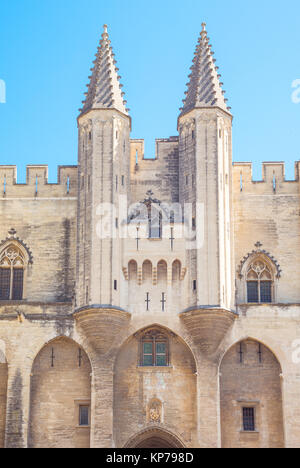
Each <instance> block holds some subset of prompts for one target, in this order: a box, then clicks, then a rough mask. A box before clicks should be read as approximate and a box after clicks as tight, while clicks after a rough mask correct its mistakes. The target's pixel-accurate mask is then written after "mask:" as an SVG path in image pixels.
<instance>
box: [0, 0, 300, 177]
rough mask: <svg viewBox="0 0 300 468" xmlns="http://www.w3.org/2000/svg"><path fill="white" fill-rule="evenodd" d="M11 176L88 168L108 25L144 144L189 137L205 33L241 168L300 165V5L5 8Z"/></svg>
mask: <svg viewBox="0 0 300 468" xmlns="http://www.w3.org/2000/svg"><path fill="white" fill-rule="evenodd" d="M0 8H1V10H0V12H1V14H0V44H1V45H0V80H4V81H5V83H6V88H7V97H6V98H7V102H6V104H0V164H17V165H18V169H19V170H18V181H19V182H22V181H24V179H25V166H26V164H43V163H44V164H46V163H48V164H49V175H50V178H49V180H50V181H55V180H56V170H57V169H56V166H57V165H59V164H61V165H63V164H76V162H77V124H76V117H77V115H78V109H79V108H80V107H81V101H82V100H83V98H84V94H83V93H84V92H85V91H86V88H85V84H86V83H87V82H88V79H87V77H88V76H89V74H90V68H91V66H92V61H93V60H94V54H95V53H96V49H97V46H98V42H99V39H100V35H101V33H102V25H103V24H104V23H107V24H108V25H109V33H110V36H111V40H112V44H113V48H114V52H115V53H116V58H117V61H118V67H119V68H120V74H121V75H122V80H121V81H122V83H123V84H124V91H125V93H126V99H127V101H128V106H129V108H130V109H131V112H130V114H131V116H132V119H133V130H132V137H133V138H145V140H146V155H147V156H153V155H154V139H155V138H164V137H168V136H170V135H176V133H177V128H176V127H177V125H176V124H177V116H178V113H179V111H178V109H179V107H181V101H182V99H183V97H184V91H185V90H186V86H185V85H186V83H187V81H188V79H187V76H188V74H189V67H190V66H191V63H192V58H193V53H194V49H195V45H196V42H197V39H198V36H199V32H200V30H201V23H202V22H203V21H206V22H207V29H208V33H209V37H210V38H211V43H212V45H213V50H214V51H215V57H216V59H217V65H218V66H219V67H220V72H221V74H222V81H223V82H224V89H225V90H226V91H227V98H228V99H229V105H230V106H231V107H232V112H233V114H234V133H233V135H234V155H233V157H234V160H235V161H253V162H255V163H256V164H255V170H254V174H255V177H256V178H259V177H260V176H261V167H260V166H259V163H260V162H261V161H286V169H287V170H286V173H287V178H293V176H294V161H296V160H298V159H300V103H299V104H295V103H293V102H292V98H291V96H292V92H293V89H292V82H293V81H294V80H297V79H300V53H299V45H300V27H299V23H300V2H299V0H297V1H296V0H295V1H289V0H287V1H285V2H281V1H276V0H275V1H274V0H273V1H270V0H263V1H262V0H260V1H257V0H252V1H251V2H250V1H247V2H239V1H237V0H236V1H232V0H227V1H226V2H222V1H221V0H210V1H209V2H208V1H207V0H206V1H202V0H185V1H184V2H183V1H182V0H180V1H179V0H160V1H158V0H151V2H149V1H146V0H109V1H107V0H105V1H104V0H85V1H83V0H17V1H16V0H11V1H9V2H8V1H4V0H0ZM299 95H300V93H299Z"/></svg>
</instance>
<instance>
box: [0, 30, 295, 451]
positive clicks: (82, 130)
mask: <svg viewBox="0 0 300 468" xmlns="http://www.w3.org/2000/svg"><path fill="white" fill-rule="evenodd" d="M119 80H120V77H119V76H118V69H117V68H116V61H115V59H114V54H113V52H112V48H111V43H110V40H109V36H108V32H107V26H105V27H104V32H103V34H102V38H101V41H100V46H99V48H98V51H97V54H96V59H95V61H94V66H93V68H92V70H91V76H90V83H89V85H88V91H87V93H86V99H85V101H84V102H83V107H82V109H81V110H80V115H79V117H78V166H68V167H66V166H62V167H59V170H58V182H57V184H50V183H48V178H47V166H43V165H41V166H28V167H27V181H26V184H18V183H17V169H16V167H15V166H0V184H1V195H0V213H1V214H0V216H1V225H0V447H10V448H25V447H45V448H46V447H47V448H48V447H49V448H57V447H70V448H77V447H78V448H79V447H105V448H114V447H117V448H122V447H127V448H137V447H146V448H147V447H148V448H175V447H186V448H191V447H195V448H197V447H199V448H208V447H213V448H214V447H251V448H256V447H266V448H272V447H299V446H300V287H299V285H300V203H299V202H300V178H299V172H300V162H297V163H296V165H295V180H292V181H287V180H286V179H285V175H284V164H283V163H278V162H277V163H265V164H263V181H261V182H255V181H253V180H252V167H251V163H234V164H233V163H232V114H231V109H230V108H229V107H228V105H227V100H226V99H225V97H224V91H223V90H222V83H221V82H220V75H219V72H218V67H216V65H215V60H214V58H213V52H212V50H211V46H210V45H209V38H208V36H207V31H206V26H205V24H203V25H202V32H201V34H200V38H199V41H198V44H197V46H196V51H195V56H194V60H193V65H192V67H191V74H190V76H189V83H188V85H187V92H186V98H185V100H184V102H183V107H182V109H181V110H180V115H179V117H178V136H174V137H170V138H169V139H159V140H156V159H153V160H149V159H145V157H144V141H143V140H132V139H130V131H131V118H130V116H129V110H128V109H127V104H126V101H124V93H123V92H122V85H120V81H119ZM281 137H282V138H284V135H282V136H281Z"/></svg>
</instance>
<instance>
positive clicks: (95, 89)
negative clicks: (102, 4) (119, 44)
mask: <svg viewBox="0 0 300 468" xmlns="http://www.w3.org/2000/svg"><path fill="white" fill-rule="evenodd" d="M114 57H115V56H114V53H113V50H112V47H111V42H110V40H109V35H108V32H107V25H106V24H105V25H104V26H103V34H102V39H101V40H100V46H99V47H98V52H97V54H96V60H94V62H93V63H94V67H93V68H92V69H91V71H92V75H91V76H90V77H89V78H90V83H89V84H88V85H87V87H88V91H87V93H85V95H86V99H85V101H83V108H82V109H80V112H81V113H85V112H87V111H89V110H91V109H116V110H118V111H120V112H122V113H123V114H125V115H128V111H129V109H126V101H125V100H124V99H123V96H124V93H123V92H122V87H123V85H121V84H120V81H119V80H120V78H121V77H120V76H119V75H118V71H119V69H118V68H117V67H116V63H117V62H116V61H115V58H114Z"/></svg>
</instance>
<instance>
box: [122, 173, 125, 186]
mask: <svg viewBox="0 0 300 468" xmlns="http://www.w3.org/2000/svg"><path fill="white" fill-rule="evenodd" d="M124 185H125V176H123V175H122V186H123V187H124Z"/></svg>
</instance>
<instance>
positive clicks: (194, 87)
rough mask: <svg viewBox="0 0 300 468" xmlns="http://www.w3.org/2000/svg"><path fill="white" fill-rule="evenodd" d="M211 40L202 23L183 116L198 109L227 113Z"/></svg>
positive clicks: (182, 112)
mask: <svg viewBox="0 0 300 468" xmlns="http://www.w3.org/2000/svg"><path fill="white" fill-rule="evenodd" d="M213 55H214V52H212V50H211V45H210V44H209V38H208V37H207V31H206V23H202V31H201V34H200V38H199V40H198V44H197V46H196V51H195V56H194V59H193V65H192V67H191V74H190V75H189V78H190V81H189V83H188V84H187V87H188V89H187V91H186V93H185V94H186V98H185V99H184V100H183V107H182V108H181V109H180V110H181V114H185V113H186V112H189V111H190V110H192V109H195V108H196V107H207V108H209V107H220V108H221V109H223V110H224V111H226V112H229V111H230V107H227V104H226V102H227V99H225V98H224V94H225V91H223V90H222V85H223V83H221V82H220V78H221V75H220V74H219V72H218V67H216V66H215V62H216V60H215V59H214V58H213Z"/></svg>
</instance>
